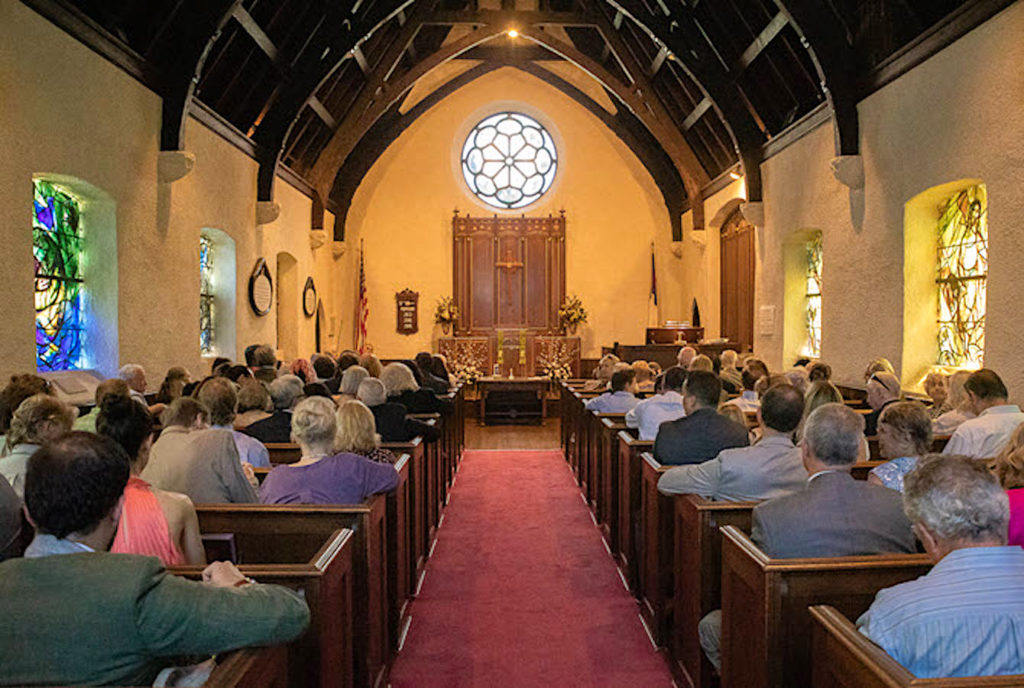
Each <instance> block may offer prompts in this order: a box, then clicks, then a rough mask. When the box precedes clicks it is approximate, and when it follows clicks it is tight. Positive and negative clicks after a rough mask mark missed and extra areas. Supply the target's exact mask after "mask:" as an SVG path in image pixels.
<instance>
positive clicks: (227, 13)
mask: <svg viewBox="0 0 1024 688" xmlns="http://www.w3.org/2000/svg"><path fill="white" fill-rule="evenodd" d="M182 4H183V5H184V6H183V7H181V8H180V9H179V11H178V12H177V13H176V14H175V17H174V21H173V22H172V24H171V25H170V26H169V27H168V29H167V31H168V34H169V35H173V36H175V38H176V40H174V41H173V42H168V43H167V44H166V47H165V48H164V49H163V51H162V52H161V53H156V54H152V55H148V56H147V57H148V58H149V59H151V60H152V61H153V62H154V63H156V64H157V65H158V67H159V69H160V72H161V81H162V89H161V91H162V92H161V95H162V96H163V104H162V115H163V119H162V122H161V125H160V150H164V151H176V150H183V149H184V147H185V121H186V119H187V118H188V113H189V105H190V103H191V101H192V95H193V93H194V92H195V87H196V84H197V83H198V81H199V74H200V72H202V69H203V63H204V62H205V61H206V57H207V55H209V54H210V49H211V48H212V47H213V44H214V43H215V42H216V40H217V38H218V37H219V36H220V33H221V31H222V30H223V29H224V26H225V25H226V24H227V23H228V21H230V20H231V17H232V16H233V14H234V12H235V9H236V8H238V7H240V6H241V0H183V3H182Z"/></svg>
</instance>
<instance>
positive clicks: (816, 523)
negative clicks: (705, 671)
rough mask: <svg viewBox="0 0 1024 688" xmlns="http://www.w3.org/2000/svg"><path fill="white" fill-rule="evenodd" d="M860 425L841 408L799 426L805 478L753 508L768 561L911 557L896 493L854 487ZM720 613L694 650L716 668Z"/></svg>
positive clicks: (863, 484) (703, 628) (704, 625)
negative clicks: (796, 489) (803, 483)
mask: <svg viewBox="0 0 1024 688" xmlns="http://www.w3.org/2000/svg"><path fill="white" fill-rule="evenodd" d="M863 437H864V419H863V418H862V417H861V416H860V415H858V414H857V413H856V412H854V411H853V410H851V409H849V408H847V407H846V406H844V405H843V404H825V405H824V406H819V407H818V408H817V409H815V410H814V412H813V413H811V415H810V416H808V418H807V422H806V423H805V424H804V439H803V442H802V443H801V444H800V453H801V457H802V459H803V464H804V469H805V470H806V471H807V474H808V475H809V476H810V477H809V478H808V480H807V486H806V487H805V488H804V489H803V490H801V491H800V492H797V493H795V494H791V495H789V496H786V497H779V498H778V499H771V500H768V501H767V502H764V503H763V504H759V505H758V506H756V507H754V521H753V530H752V532H751V535H750V537H751V539H752V540H753V541H754V542H755V543H756V544H757V545H758V546H759V547H760V548H761V549H762V550H764V552H765V554H767V555H768V556H770V557H773V558H794V557H852V556H861V555H868V554H889V553H894V552H898V553H910V552H915V551H916V547H915V540H914V534H913V532H912V531H911V526H910V521H909V520H908V519H907V517H906V515H905V514H904V513H903V501H902V498H901V496H900V493H899V492H896V491H895V490H890V489H888V488H885V487H881V486H879V485H872V484H871V483H869V482H867V481H862V480H854V478H853V476H852V475H850V469H851V468H852V467H853V464H854V463H855V462H856V461H857V454H858V452H859V450H860V446H861V442H862V441H863ZM721 633H722V612H721V610H716V611H713V612H711V613H710V614H708V615H707V616H705V617H704V618H703V619H701V622H700V644H701V647H703V648H704V653H705V654H706V655H707V656H708V660H709V661H710V662H711V663H712V664H713V665H714V666H715V668H718V666H719V660H720V650H721Z"/></svg>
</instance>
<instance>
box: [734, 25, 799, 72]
mask: <svg viewBox="0 0 1024 688" xmlns="http://www.w3.org/2000/svg"><path fill="white" fill-rule="evenodd" d="M788 23H789V20H788V19H787V18H786V14H785V12H779V13H778V14H776V15H775V16H774V17H773V18H772V20H771V21H770V22H769V23H768V26H766V27H764V30H762V31H761V33H760V34H758V36H757V38H755V39H754V40H753V41H752V42H751V44H750V45H749V46H748V47H747V49H746V50H744V51H743V54H742V55H740V59H739V60H737V61H736V64H735V65H733V71H734V72H742V71H743V70H744V69H746V68H747V66H748V65H749V64H750V63H751V62H753V61H754V60H756V59H757V56H758V55H760V54H761V51H762V50H764V49H765V48H766V47H768V44H769V43H771V42H772V39H774V38H775V37H776V36H778V35H779V31H782V29H783V28H785V26H786V24H788Z"/></svg>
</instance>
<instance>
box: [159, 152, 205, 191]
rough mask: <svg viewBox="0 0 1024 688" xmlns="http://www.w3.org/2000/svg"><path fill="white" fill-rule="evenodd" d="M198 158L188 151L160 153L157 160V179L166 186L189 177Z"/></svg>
mask: <svg viewBox="0 0 1024 688" xmlns="http://www.w3.org/2000/svg"><path fill="white" fill-rule="evenodd" d="M195 164H196V156H195V154H194V153H189V152H188V151H183V150H177V151H160V155H159V156H158V157H157V159H156V175H157V179H159V180H160V181H161V182H164V183H166V184H170V183H171V182H176V181H178V180H179V179H181V178H182V177H185V176H187V175H188V173H189V172H191V171H192V168H193V167H195Z"/></svg>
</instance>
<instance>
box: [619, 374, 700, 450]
mask: <svg viewBox="0 0 1024 688" xmlns="http://www.w3.org/2000/svg"><path fill="white" fill-rule="evenodd" d="M685 382H686V369H685V368H680V367H679V366H672V367H671V368H669V369H668V370H666V371H665V372H664V374H663V375H662V378H661V393H660V394H655V395H654V396H652V397H648V398H647V399H644V400H643V401H641V402H640V403H638V404H637V405H636V406H634V407H633V408H632V409H630V410H629V411H627V412H626V427H627V428H638V429H639V430H640V439H642V440H653V439H654V438H655V437H656V436H657V435H658V428H659V427H661V424H662V423H664V422H665V421H670V420H676V419H677V418H682V417H683V416H685V415H686V411H684V410H683V394H682V392H683V384H684V383H685Z"/></svg>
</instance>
